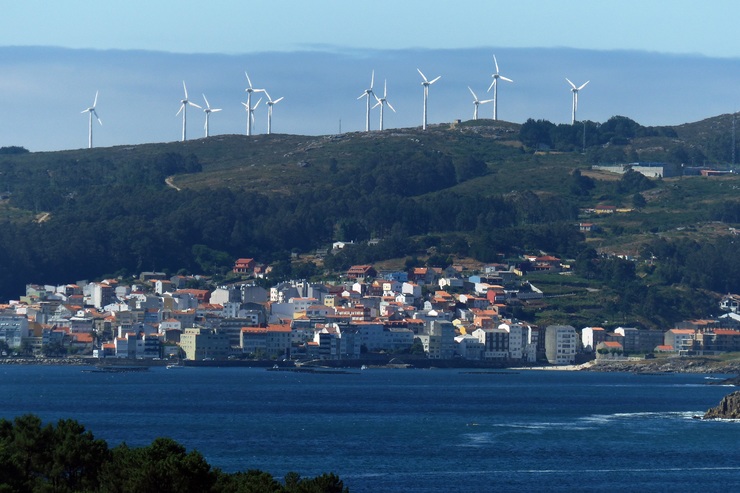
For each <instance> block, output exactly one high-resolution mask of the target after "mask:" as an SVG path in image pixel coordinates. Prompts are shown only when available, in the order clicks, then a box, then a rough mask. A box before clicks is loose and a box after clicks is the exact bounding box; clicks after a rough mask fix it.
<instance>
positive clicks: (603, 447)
mask: <svg viewBox="0 0 740 493" xmlns="http://www.w3.org/2000/svg"><path fill="white" fill-rule="evenodd" d="M719 377H720V376H715V378H719ZM710 378H712V377H710ZM707 382H708V380H707V377H706V376H705V375H689V374H672V375H634V374H627V373H591V372H559V371H520V372H468V371H461V370H373V369H371V370H366V371H354V372H350V373H346V374H335V373H326V374H309V373H293V372H272V371H266V370H265V369H257V368H188V367H186V368H182V369H177V370H167V369H164V368H152V369H150V370H149V371H146V372H140V373H116V374H106V373H83V372H82V371H81V368H80V367H48V366H2V367H0V417H5V418H8V419H12V418H13V417H15V416H17V415H20V414H24V413H35V414H37V415H39V416H40V417H41V418H42V419H43V420H45V421H55V420H57V419H61V418H74V419H77V420H78V421H80V422H81V423H82V424H84V425H85V426H86V427H87V429H89V430H91V431H92V432H93V433H94V435H95V436H96V437H97V438H103V439H105V440H106V441H107V442H108V444H109V445H110V446H115V445H117V444H119V443H121V442H126V443H128V444H129V445H132V446H141V445H148V444H149V443H151V441H152V440H153V439H154V438H155V437H157V436H168V437H171V438H173V439H175V440H177V441H178V442H180V443H181V444H183V445H184V446H186V447H187V448H188V449H193V448H195V449H198V450H199V451H200V452H201V453H203V455H204V456H205V457H206V459H207V460H208V462H209V463H210V464H212V465H213V466H217V467H220V468H222V469H224V470H226V471H238V470H247V469H253V468H256V469H262V470H265V471H268V472H270V473H271V474H273V475H275V476H276V477H278V478H281V477H282V476H283V475H284V474H285V473H287V472H288V471H296V472H298V473H300V474H302V475H304V476H314V475H317V474H320V473H323V472H335V473H337V474H339V475H340V477H341V478H342V479H343V480H344V482H345V484H346V485H347V486H349V487H350V490H351V491H352V492H353V493H364V492H381V491H382V492H395V491H398V492H424V493H434V492H449V491H461V492H463V491H464V492H479V491H480V492H486V491H562V492H572V491H670V492H694V491H705V492H709V491H740V446H739V445H740V443H739V442H740V422H733V421H702V420H695V419H692V416H694V415H697V414H703V412H704V411H705V410H706V409H707V408H709V407H712V406H715V405H716V404H717V403H718V402H719V401H720V399H721V398H722V397H723V396H724V395H726V394H728V393H730V392H731V391H732V390H733V389H732V388H728V387H720V386H710V385H706V384H707Z"/></svg>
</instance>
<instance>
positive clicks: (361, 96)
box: [357, 91, 370, 99]
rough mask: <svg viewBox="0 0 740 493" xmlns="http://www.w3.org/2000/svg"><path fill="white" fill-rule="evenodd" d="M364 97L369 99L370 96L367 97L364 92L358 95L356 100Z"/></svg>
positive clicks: (367, 94)
mask: <svg viewBox="0 0 740 493" xmlns="http://www.w3.org/2000/svg"><path fill="white" fill-rule="evenodd" d="M365 96H368V97H370V96H369V93H368V92H367V91H365V92H363V93H362V94H360V95H359V96H357V99H362V98H364V97H365Z"/></svg>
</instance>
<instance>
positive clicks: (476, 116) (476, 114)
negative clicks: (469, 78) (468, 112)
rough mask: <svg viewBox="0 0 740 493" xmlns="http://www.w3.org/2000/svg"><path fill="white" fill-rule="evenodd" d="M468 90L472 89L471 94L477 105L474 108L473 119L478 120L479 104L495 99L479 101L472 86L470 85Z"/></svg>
mask: <svg viewBox="0 0 740 493" xmlns="http://www.w3.org/2000/svg"><path fill="white" fill-rule="evenodd" d="M468 91H470V94H472V95H473V104H474V105H475V110H473V120H477V119H478V105H480V104H486V103H490V102H491V101H493V99H485V100H483V101H479V100H478V96H476V95H475V93H474V92H473V90H472V89H471V88H470V86H468Z"/></svg>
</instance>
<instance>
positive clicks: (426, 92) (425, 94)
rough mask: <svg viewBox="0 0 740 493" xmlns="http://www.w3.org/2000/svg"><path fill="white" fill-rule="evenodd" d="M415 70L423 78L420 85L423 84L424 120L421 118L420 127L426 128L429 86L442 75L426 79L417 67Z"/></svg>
mask: <svg viewBox="0 0 740 493" xmlns="http://www.w3.org/2000/svg"><path fill="white" fill-rule="evenodd" d="M416 70H417V72H419V75H421V78H422V79H424V81H423V82H422V83H421V85H422V86H424V120H423V124H422V126H421V129H422V130H426V129H427V99H428V98H429V86H431V85H432V84H434V83H435V82H437V81H438V80H439V79H440V78H441V77H442V76H441V75H438V76H437V77H435V78H434V79H432V80H427V77H426V75H424V74H423V73H422V72H421V70H419V69H418V68H417V69H416Z"/></svg>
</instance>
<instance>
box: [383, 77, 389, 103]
mask: <svg viewBox="0 0 740 493" xmlns="http://www.w3.org/2000/svg"><path fill="white" fill-rule="evenodd" d="M387 95H388V81H387V80H384V81H383V98H384V99H385V97H386V96H387Z"/></svg>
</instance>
